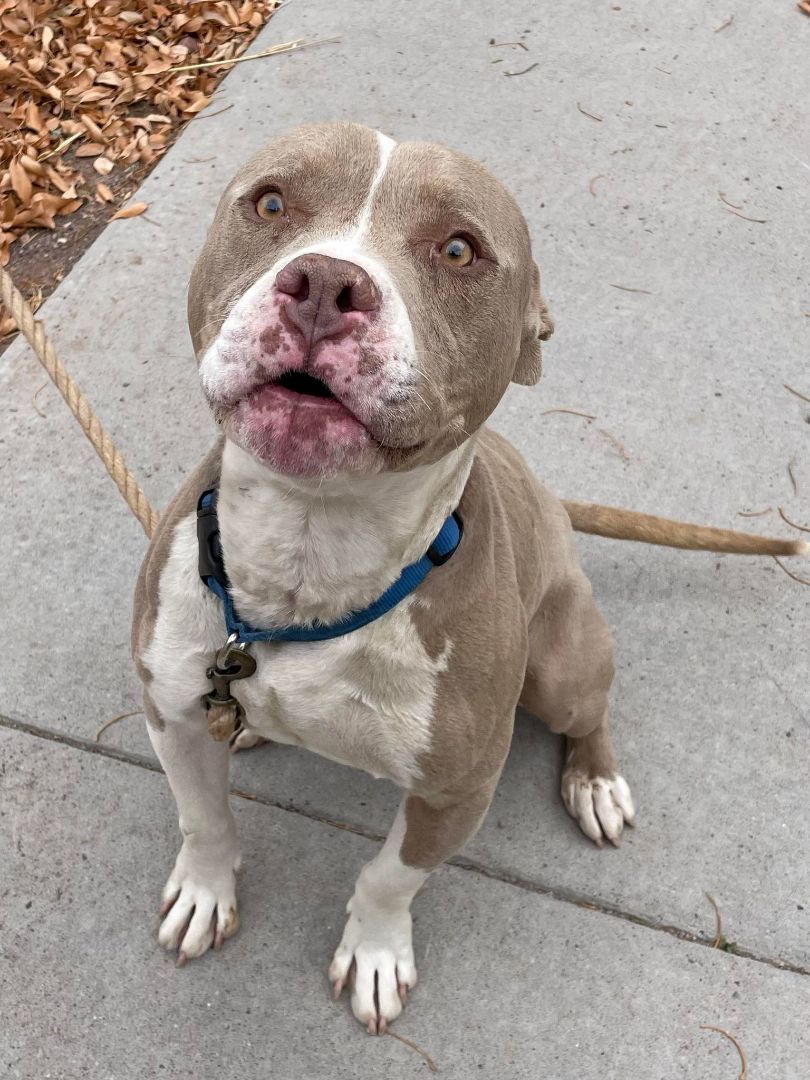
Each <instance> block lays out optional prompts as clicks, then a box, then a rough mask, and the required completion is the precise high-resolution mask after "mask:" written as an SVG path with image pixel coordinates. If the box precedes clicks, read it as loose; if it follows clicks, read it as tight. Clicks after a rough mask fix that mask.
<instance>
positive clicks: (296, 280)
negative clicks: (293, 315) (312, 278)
mask: <svg viewBox="0 0 810 1080" xmlns="http://www.w3.org/2000/svg"><path fill="white" fill-rule="evenodd" d="M276 286H277V288H278V289H279V291H280V292H283V293H286V295H287V296H291V297H292V298H293V299H294V300H298V301H299V302H301V301H304V300H306V299H307V297H308V296H309V277H308V275H307V274H306V273H305V272H304V271H303V270H301V269H300V268H298V267H296V266H285V267H284V269H283V270H282V271H281V273H279V274H278V276H277V277H276Z"/></svg>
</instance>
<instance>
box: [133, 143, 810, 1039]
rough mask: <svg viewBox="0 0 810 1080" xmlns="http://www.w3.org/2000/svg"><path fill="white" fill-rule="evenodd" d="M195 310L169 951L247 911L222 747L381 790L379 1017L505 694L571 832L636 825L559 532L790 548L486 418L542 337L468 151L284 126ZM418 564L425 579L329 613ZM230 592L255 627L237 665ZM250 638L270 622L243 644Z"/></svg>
mask: <svg viewBox="0 0 810 1080" xmlns="http://www.w3.org/2000/svg"><path fill="white" fill-rule="evenodd" d="M188 315H189V325H190V330H191V337H192V340H193V344H194V349H195V352H196V355H197V357H198V361H199V373H200V378H201V382H202V388H203V392H204V394H205V397H206V399H207V401H208V403H209V405H210V407H211V409H212V411H213V415H214V418H215V420H216V422H217V424H218V425H219V427H220V429H221V430H220V435H219V438H218V440H217V442H216V443H215V445H214V447H213V449H212V450H211V451H210V453H209V454H208V456H207V457H206V458H205V460H204V461H203V462H202V463H201V464H200V465H199V467H198V468H197V469H196V471H195V472H194V473H193V475H191V476H190V477H189V479H188V480H187V481H186V483H185V484H184V485H183V487H182V489H181V490H180V492H179V493H178V495H177V496H176V497H175V499H174V500H173V502H172V503H171V504H170V506H169V508H168V509H167V511H166V513H165V514H164V515H163V517H162V519H161V521H160V523H159V526H158V528H157V531H156V533H155V535H154V536H153V538H152V542H151V546H150V548H149V551H148V553H147V555H146V559H145V561H144V564H143V566H142V569H141V573H140V577H139V580H138V585H137V589H136V596H135V605H134V608H135V611H134V623H133V656H134V660H135V664H136V667H137V670H138V672H139V674H140V677H141V679H142V681H143V686H144V702H145V711H146V715H147V718H148V730H149V735H150V738H151V740H152V743H153V745H154V748H155V751H156V753H157V755H158V757H159V759H160V762H161V764H162V766H163V768H164V770H165V772H166V774H167V777H168V780H169V783H170V785H171V789H172V791H173V793H174V796H175V799H176V801H177V806H178V810H179V818H180V828H181V831H182V835H183V841H182V847H181V849H180V852H179V854H178V856H177V861H176V863H175V865H174V869H173V870H172V872H171V874H170V876H169V879H168V882H167V884H166V887H165V889H164V891H163V905H162V909H161V915H162V923H161V926H160V930H159V940H160V943H161V944H162V945H163V946H165V947H166V948H167V949H170V950H177V952H178V962H179V963H181V964H183V963H185V962H186V961H187V960H189V959H192V958H194V957H199V956H202V955H203V954H204V953H205V952H206V951H207V950H208V949H209V948H210V947H212V946H213V948H215V949H217V948H219V947H220V946H221V945H222V943H223V941H224V940H225V939H226V938H228V937H230V936H231V935H232V934H234V933H235V931H236V930H237V928H238V924H239V917H238V908H237V899H236V876H235V874H236V870H237V868H238V865H239V851H238V845H237V839H236V832H235V827H234V822H233V818H232V815H231V812H230V810H229V807H228V761H229V747H228V742H227V738H228V737H229V736H231V737H232V738H231V741H232V742H233V746H234V748H236V749H239V748H245V747H248V746H251V745H256V744H257V743H258V742H260V741H264V740H274V741H276V742H280V743H290V744H293V745H297V746H304V747H307V748H308V749H310V750H313V751H315V752H316V753H318V754H321V755H323V756H325V757H327V758H330V759H332V760H334V761H338V762H342V763H344V764H348V765H352V766H356V767H358V768H362V769H365V770H366V771H368V772H369V773H371V774H372V775H373V776H375V777H387V778H388V779H390V780H392V781H394V783H396V784H397V785H399V787H400V788H401V789H402V790H403V799H402V804H401V806H400V809H399V812H398V813H397V816H396V819H395V821H394V824H393V827H392V829H391V832H390V834H389V836H388V838H387V840H386V841H385V844H384V845H383V847H382V849H381V850H380V852H379V854H378V855H377V856H376V857H375V858H374V859H373V860H372V861H371V862H370V863H368V865H366V866H365V867H364V868H363V869H362V871H361V872H360V875H359V877H358V879H357V883H356V886H355V889H354V895H353V896H352V898H351V900H350V902H349V905H348V921H347V922H346V926H345V930H344V932H343V937H342V940H341V941H340V943H339V945H338V947H337V951H336V952H335V954H334V958H333V959H332V963H331V966H330V968H329V978H330V980H331V982H332V985H333V989H334V993H335V995H336V996H338V995H339V994H340V993H341V991H342V990H343V988H344V987H345V986H346V985H347V984H349V985H350V988H351V1005H352V1009H353V1012H354V1014H355V1016H356V1017H357V1019H358V1020H360V1021H361V1022H362V1023H363V1024H364V1025H366V1026H367V1028H368V1030H369V1031H370V1032H372V1033H379V1032H383V1031H385V1029H386V1027H387V1025H389V1024H390V1023H391V1022H392V1021H393V1020H394V1019H395V1018H396V1017H397V1016H398V1015H399V1013H400V1012H401V1010H402V1007H403V1004H404V1002H405V1000H406V996H407V992H408V991H409V990H410V989H411V988H413V986H414V985H415V983H416V967H415V963H414V952H413V945H412V935H411V915H410V904H411V901H412V900H413V898H414V896H415V895H416V893H417V892H418V891H419V890H420V889H421V887H422V886H423V885H424V883H425V880H426V879H427V877H428V874H429V873H430V872H431V870H433V869H435V868H436V867H437V866H439V865H440V864H441V863H442V862H444V861H445V860H446V859H448V858H449V857H450V856H451V855H453V853H455V852H457V851H458V850H459V849H460V848H461V847H462V846H463V844H464V843H465V842H466V841H467V840H469V839H470V837H472V836H473V835H474V834H475V832H476V830H477V829H478V827H479V825H480V824H481V821H482V819H483V818H484V815H485V814H486V812H487V808H488V807H489V805H490V801H491V799H492V796H493V792H494V790H495V786H496V784H497V783H498V779H499V777H500V774H501V770H502V768H503V765H504V762H505V759H506V756H507V754H508V751H509V746H510V740H511V736H512V727H513V717H514V713H515V709H516V707H517V706H518V705H521V706H522V707H523V708H525V709H526V710H528V711H529V712H530V713H532V714H533V715H535V716H537V717H538V718H540V720H542V721H543V722H544V723H546V724H547V725H548V726H549V727H550V729H551V730H552V731H554V732H557V733H560V734H562V735H564V736H565V740H566V753H565V764H564V768H563V773H562V797H563V801H564V803H565V807H566V809H567V810H568V812H569V813H570V814H571V815H572V817H573V818H574V819H575V820H576V821H577V822H578V824H579V826H580V828H581V829H582V831H583V832H584V833H585V835H586V836H587V837H589V838H590V840H592V841H594V842H595V843H596V844H598V845H600V846H601V845H602V844H603V842H604V841H609V842H611V843H612V844H615V845H618V844H619V841H620V838H621V835H622V830H623V829H624V827H625V826H626V825H633V824H634V821H635V813H636V812H635V808H634V802H633V797H632V795H631V792H630V788H629V786H628V783H627V782H626V780H625V779H624V777H623V775H622V773H621V772H620V770H619V768H618V765H617V762H616V757H615V755H614V750H613V747H612V745H611V739H610V732H609V720H608V691H609V689H610V685H611V679H612V677H613V655H612V653H613V646H612V641H611V636H610V634H609V632H608V629H607V627H606V624H605V622H604V620H603V618H602V616H601V615H600V613H599V610H598V609H597V606H596V604H595V602H594V599H593V596H592V592H591V587H590V585H589V583H588V581H587V579H586V577H585V575H584V573H583V571H582V569H581V567H580V565H579V561H578V558H577V553H576V549H575V544H574V531H573V529H574V527H576V528H577V529H579V530H582V531H589V532H596V533H600V534H602V535H609V536H618V537H625V538H628V537H630V538H633V539H641V540H646V541H649V542H652V543H666V544H670V545H673V546H683V547H709V548H712V549H713V550H729V551H756V552H766V551H767V552H774V553H778V552H782V553H795V552H796V551H797V550H798V549H799V545H797V544H795V543H791V542H788V541H766V540H764V539H763V538H751V537H746V536H745V535H743V534H737V533H731V532H727V531H724V530H711V529H704V528H701V527H697V526H687V525H681V524H680V523H674V522H667V521H664V520H663V519H659V518H653V517H649V516H645V515H639V514H636V513H634V512H632V511H622V510H617V509H615V508H604V507H598V506H593V505H590V504H580V503H565V504H563V503H561V502H560V501H559V500H558V499H557V498H555V497H554V496H553V495H552V494H551V493H550V492H548V491H547V490H546V489H545V488H544V487H543V486H542V485H541V484H540V483H539V482H538V481H537V479H536V478H535V477H534V476H533V475H532V474H531V473H530V472H529V470H528V468H527V466H526V465H525V464H524V462H523V461H522V459H521V458H520V456H519V455H518V453H517V452H516V451H515V450H514V449H513V448H512V447H511V446H510V445H509V444H508V443H507V442H506V441H505V440H504V439H503V438H501V437H500V436H499V435H497V434H495V432H493V431H491V430H489V429H487V428H486V427H485V426H484V425H485V421H486V420H487V418H488V417H489V415H490V414H491V413H492V411H493V410H494V408H495V406H496V405H497V403H498V401H499V400H500V398H501V397H502V395H503V394H504V392H505V390H506V389H507V387H508V386H509V384H510V383H512V382H515V383H522V384H533V383H535V382H536V381H537V379H538V378H539V376H540V369H541V343H542V342H543V341H545V340H546V339H547V338H548V337H549V336H550V335H551V333H552V330H553V324H552V320H551V317H550V315H549V311H548V308H547V305H546V303H545V301H544V299H543V296H542V293H541V290H540V274H539V270H538V268H537V266H536V264H535V263H534V261H533V258H532V252H531V246H530V240H529V234H528V230H527V227H526V224H525V221H524V219H523V216H522V214H521V212H520V210H519V208H518V206H517V205H516V203H515V202H514V200H513V199H512V197H511V196H510V195H509V193H508V192H507V191H506V190H505V188H504V187H503V186H502V185H501V184H500V183H499V182H498V181H497V180H496V179H495V178H494V177H493V176H491V175H490V174H489V173H488V172H487V171H486V170H485V169H484V168H483V167H482V166H481V165H479V164H477V163H475V162H473V161H471V160H470V159H468V158H467V157H465V156H463V155H462V154H460V153H457V152H455V151H453V150H449V149H446V148H444V147H441V146H434V145H429V144H421V143H403V144H397V143H395V142H394V141H392V140H391V139H390V138H388V137H386V136H384V135H382V134H380V133H378V132H376V131H373V130H370V129H368V128H365V127H362V126H359V125H355V124H326V125H312V126H306V127H302V128H299V129H296V130H294V131H292V132H290V133H287V134H285V135H283V136H281V137H279V138H276V139H275V140H274V141H273V142H271V143H270V145H269V146H268V147H267V148H266V149H265V150H263V151H262V152H261V153H259V154H258V155H257V156H256V157H254V158H253V160H252V161H250V162H249V163H248V164H247V165H246V166H245V167H244V168H242V169H241V170H240V171H239V172H238V173H237V175H236V177H235V179H234V180H233V181H232V183H231V184H230V185H229V187H228V188H227V190H226V191H225V193H224V195H223V197H222V200H221V202H220V204H219V206H218V209H217V211H216V216H215V219H214V222H213V225H212V227H211V229H210V231H209V233H208V237H207V239H206V241H205V244H204V247H203V249H202V252H201V254H200V256H199V258H198V260H197V263H196V265H195V267H194V270H193V273H192V276H191V281H190V286H189V299H188ZM203 492H208V493H209V497H208V502H207V503H205V504H204V503H203V502H201V501H200V496H201V494H202V493H203ZM214 509H215V513H216V529H215V531H214V532H211V529H210V528H209V526H210V523H211V522H210V520H209V519H210V518H211V514H212V513H213V512H214ZM454 522H455V525H453V523H454ZM445 528H447V529H449V531H450V533H452V536H451V541H450V546H451V547H452V549H453V550H452V551H445V550H444V549H442V551H441V553H440V554H441V558H438V557H435V554H432V553H434V548H435V544H436V543H438V540H437V537H440V536H442V535H443V532H444V530H445ZM206 530H208V531H207V532H206ZM212 545H213V546H212ZM437 550H438V549H437ZM201 552H202V554H201ZM426 553H427V555H428V556H431V560H429V562H425V560H426V557H427V556H426ZM414 566H417V567H422V569H423V570H424V575H423V577H422V579H420V583H419V584H418V586H417V587H416V588H415V589H411V590H410V591H408V592H407V593H405V594H404V595H402V596H401V597H399V600H398V602H394V603H393V604H392V605H391V606H390V607H389V608H388V609H387V610H386V611H385V612H384V613H383V614H381V615H380V616H379V617H377V618H370V619H367V621H366V622H365V623H362V619H361V620H360V624H358V625H356V626H354V627H353V628H351V629H350V630H349V631H347V632H343V631H342V629H341V628H342V627H345V626H346V625H348V624H347V623H346V620H347V619H348V620H349V622H350V623H351V620H352V619H354V622H355V623H358V618H359V617H356V613H361V614H363V613H366V615H367V614H368V613H369V612H371V613H372V614H373V613H374V611H375V610H376V609H375V607H374V605H375V604H377V605H378V607H379V602H380V599H381V598H384V597H386V596H388V595H389V593H391V590H392V589H393V590H394V591H396V590H397V589H399V588H400V583H401V580H402V579H403V576H407V574H406V573H405V568H409V567H414ZM217 568H218V569H217ZM408 572H410V571H408ZM421 572H422V571H420V573H421ZM217 573H219V582H220V588H219V591H217V588H216V584H215V581H214V579H215V578H216V577H217ZM395 599H396V597H395ZM226 607H228V608H229V610H230V618H231V620H232V621H233V620H234V619H236V620H238V622H237V623H235V624H234V625H238V626H239V627H241V630H240V631H239V632H238V633H237V632H235V633H234V634H233V636H232V638H231V639H230V642H229V644H228V645H227V646H226V647H225V653H224V654H223V651H222V650H223V643H224V641H225V638H226V637H227V632H226V631H227V627H226V624H225V622H224V621H223V620H224V611H225V608H226ZM353 613H355V614H353ZM366 615H363V618H365V617H366ZM228 626H231V623H229V624H228ZM245 627H253V628H259V631H263V632H264V631H267V632H269V633H271V632H272V631H273V628H285V633H286V634H287V636H286V637H283V636H282V638H281V639H280V640H263V639H259V640H255V641H252V643H251V644H249V645H246V644H245V641H244V640H241V639H240V633H241V634H242V635H244V633H245V631H244V628H245ZM335 627H337V632H336V633H335V635H334V636H330V637H322V636H321V637H318V636H317V633H319V630H318V628H335ZM307 633H311V634H316V639H315V640H309V639H307V638H306V634H307ZM296 634H300V635H303V639H297V638H296V637H295V635H296ZM290 635H292V636H290ZM229 650H230V651H229ZM218 677H219V679H220V682H219V683H217V682H216V679H217V678H218ZM212 684H213V686H214V690H213V691H212ZM237 720H238V722H239V725H240V726H239V728H238V730H234V724H235V722H236V721H237ZM209 729H210V732H211V733H213V734H214V735H215V736H217V738H212V737H211V733H209Z"/></svg>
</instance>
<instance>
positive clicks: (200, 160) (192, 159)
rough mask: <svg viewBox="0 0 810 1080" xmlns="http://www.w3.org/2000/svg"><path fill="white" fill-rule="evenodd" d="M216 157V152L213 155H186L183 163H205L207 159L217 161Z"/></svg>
mask: <svg viewBox="0 0 810 1080" xmlns="http://www.w3.org/2000/svg"><path fill="white" fill-rule="evenodd" d="M216 159H217V156H216V154H213V155H212V156H211V157H184V158H183V163H184V164H185V165H204V164H205V163H206V162H207V161H216Z"/></svg>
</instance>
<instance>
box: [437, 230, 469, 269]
mask: <svg viewBox="0 0 810 1080" xmlns="http://www.w3.org/2000/svg"><path fill="white" fill-rule="evenodd" d="M439 257H440V258H441V260H442V262H443V263H445V264H446V265H447V266H455V267H460V266H469V265H470V264H471V263H474V262H475V258H476V255H475V248H474V247H473V246H472V244H471V243H470V242H469V240H465V239H464V237H463V236H451V237H450V239H449V240H445V242H444V243H443V244H442V246H441V249H440V250H439Z"/></svg>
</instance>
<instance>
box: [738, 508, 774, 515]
mask: <svg viewBox="0 0 810 1080" xmlns="http://www.w3.org/2000/svg"><path fill="white" fill-rule="evenodd" d="M771 510H773V507H772V506H769V507H768V508H767V510H738V511H737V516H738V517H763V516H764V515H765V514H770V512H771Z"/></svg>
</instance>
